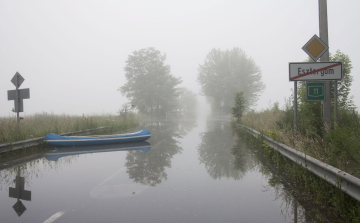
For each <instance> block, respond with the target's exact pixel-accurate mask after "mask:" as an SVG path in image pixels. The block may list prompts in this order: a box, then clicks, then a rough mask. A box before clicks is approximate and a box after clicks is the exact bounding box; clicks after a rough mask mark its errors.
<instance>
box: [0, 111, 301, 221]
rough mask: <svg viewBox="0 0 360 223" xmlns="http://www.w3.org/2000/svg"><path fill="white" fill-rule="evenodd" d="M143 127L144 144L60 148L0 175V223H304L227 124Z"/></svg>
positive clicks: (203, 120)
mask: <svg viewBox="0 0 360 223" xmlns="http://www.w3.org/2000/svg"><path fill="white" fill-rule="evenodd" d="M143 127H144V128H147V129H148V130H150V131H151V133H152V137H151V138H150V139H149V140H148V144H133V145H127V146H126V148H124V146H123V145H122V146H123V147H121V145H111V146H97V147H90V148H89V147H88V148H86V147H85V148H84V147H81V148H77V149H76V148H73V150H70V151H67V150H65V149H57V150H53V151H50V152H49V153H48V154H47V155H45V156H44V157H41V158H37V159H35V160H33V161H30V162H27V163H23V164H20V165H17V166H12V167H9V168H6V169H3V170H0V179H1V188H0V189H1V190H0V201H1V202H0V222H1V223H2V222H46V223H49V222H136V223H141V222H197V223H200V222H206V223H209V222H217V223H218V222H276V223H279V222H305V221H306V220H305V217H304V212H305V210H304V209H303V208H302V206H301V205H300V204H298V203H297V202H295V199H294V198H293V197H292V196H291V195H290V194H291V193H289V192H287V186H286V185H285V184H281V183H279V182H280V180H274V178H273V177H272V175H271V173H264V168H263V164H261V163H260V162H259V160H258V159H257V158H256V152H255V151H252V150H251V149H248V148H246V146H245V144H243V143H241V142H240V141H239V140H237V139H236V136H235V135H233V133H232V130H231V127H230V122H229V120H226V119H225V118H224V117H222V116H217V117H200V118H197V119H190V118H185V119H179V120H176V119H175V118H174V119H171V120H168V121H153V122H151V123H146V124H143V126H141V127H139V129H140V128H143ZM80 150H81V151H80ZM89 150H91V151H89ZM274 181H277V183H276V182H274ZM19 197H20V199H18V198H19Z"/></svg>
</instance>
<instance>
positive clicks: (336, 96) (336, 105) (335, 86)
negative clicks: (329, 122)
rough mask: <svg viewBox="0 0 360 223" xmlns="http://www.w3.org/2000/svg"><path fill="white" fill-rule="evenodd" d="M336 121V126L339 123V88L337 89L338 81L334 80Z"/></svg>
mask: <svg viewBox="0 0 360 223" xmlns="http://www.w3.org/2000/svg"><path fill="white" fill-rule="evenodd" d="M334 98H335V101H334V104H335V105H334V122H335V126H336V124H337V121H338V120H337V115H338V90H337V81H334Z"/></svg>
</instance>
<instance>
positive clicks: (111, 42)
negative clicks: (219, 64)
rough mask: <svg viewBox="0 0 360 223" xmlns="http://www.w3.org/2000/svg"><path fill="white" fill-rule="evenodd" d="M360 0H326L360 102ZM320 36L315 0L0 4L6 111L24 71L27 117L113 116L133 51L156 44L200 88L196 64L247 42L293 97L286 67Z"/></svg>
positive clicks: (275, 88) (275, 83)
mask: <svg viewBox="0 0 360 223" xmlns="http://www.w3.org/2000/svg"><path fill="white" fill-rule="evenodd" d="M359 8H360V1H358V0H346V1H338V0H328V25H329V47H330V52H331V53H335V51H336V50H337V49H340V50H341V51H342V52H343V53H345V54H347V55H349V56H350V58H351V60H352V65H353V67H354V68H353V70H352V75H353V76H354V79H355V81H354V82H353V86H352V92H351V94H352V95H354V96H355V104H356V106H358V107H360V97H359V93H360V89H359V88H358V87H357V86H358V85H359V82H360V78H359V75H358V73H359V72H360V68H359V66H360V54H359V52H356V50H358V48H359V32H360V31H359V30H360V29H359V28H357V25H356V24H357V22H360V13H358V10H359ZM314 34H317V35H319V19H318V1H317V0H291V1H289V0H272V1H269V0H257V1H251V0H201V1H197V0H191V1H190V0H181V1H171V0H151V1H149V0H131V1H130V0H129V1H125V0H114V1H110V0H99V1H93V0H82V1H80V0H61V1H60V0H57V1H56V0H52V1H45V0H44V1H39V0H33V1H20V0H18V1H14V0H0V46H1V47H0V61H1V62H0V64H1V65H0V117H1V116H9V115H13V114H14V113H12V112H11V109H12V108H13V106H14V102H13V101H8V100H7V90H13V89H15V87H14V85H13V84H12V83H11V81H10V80H11V79H12V77H13V76H14V74H15V73H16V72H17V71H18V72H19V73H20V74H21V75H22V76H23V77H24V78H25V82H24V83H23V84H22V86H21V88H30V99H27V100H24V111H25V112H24V113H25V114H26V115H29V114H34V113H38V112H53V113H55V114H62V113H65V114H70V115H75V114H77V115H81V114H83V113H84V114H89V115H91V114H104V113H106V114H108V113H111V114H116V112H117V111H118V110H119V108H120V106H121V105H122V104H123V103H125V102H126V101H127V99H126V98H124V97H122V96H121V94H120V92H119V91H117V89H118V88H119V87H120V86H122V85H123V84H124V83H125V81H126V79H125V75H124V70H123V68H124V66H125V61H126V59H127V57H128V55H130V54H131V53H132V52H133V51H135V50H139V49H142V48H146V47H155V49H157V50H160V51H161V52H162V53H166V55H167V60H166V63H167V64H169V65H170V66H171V72H172V74H173V75H174V76H177V77H182V79H183V83H182V86H184V87H187V88H189V89H191V90H193V91H194V92H196V93H198V92H199V89H200V87H199V85H198V83H197V81H196V77H197V69H198V67H199V64H203V62H204V60H205V57H206V55H207V54H208V53H209V51H210V50H211V49H213V48H220V49H221V50H226V49H231V48H233V47H240V48H242V49H243V50H245V52H246V53H247V55H248V56H250V57H252V58H253V59H254V61H255V62H256V63H257V64H258V65H259V66H260V68H261V70H262V76H263V82H264V83H265V84H266V90H265V91H264V93H263V94H262V96H261V97H260V100H259V101H258V106H257V109H262V108H266V107H268V105H269V101H270V100H271V102H272V103H274V102H275V101H279V102H280V105H281V106H282V105H283V104H284V98H285V97H286V98H287V97H289V96H290V94H291V91H290V89H291V88H292V87H293V83H292V82H289V81H288V80H289V77H288V76H289V74H288V63H289V62H302V61H304V60H305V59H306V58H307V54H306V53H305V52H304V51H303V50H302V49H301V48H302V47H303V45H304V44H305V43H306V42H307V41H308V40H309V39H310V38H311V37H312V36H313V35H314Z"/></svg>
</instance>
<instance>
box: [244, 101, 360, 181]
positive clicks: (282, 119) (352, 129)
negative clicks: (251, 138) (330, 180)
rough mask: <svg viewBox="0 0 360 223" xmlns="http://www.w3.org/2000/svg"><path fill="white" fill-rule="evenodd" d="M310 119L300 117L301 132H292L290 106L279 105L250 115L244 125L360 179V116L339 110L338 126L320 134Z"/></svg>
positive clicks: (291, 111)
mask: <svg viewBox="0 0 360 223" xmlns="http://www.w3.org/2000/svg"><path fill="white" fill-rule="evenodd" d="M309 120H311V117H306V118H304V117H301V116H300V117H299V119H298V126H299V127H298V132H297V134H296V135H295V134H294V130H293V122H294V116H293V110H292V108H291V107H289V108H285V109H283V110H282V109H279V107H278V105H277V104H274V105H273V106H272V107H270V108H268V109H266V110H263V111H260V112H254V111H251V112H248V113H247V114H246V115H244V116H243V117H242V118H241V123H242V124H243V125H246V126H248V127H250V128H253V129H255V130H257V131H259V132H261V133H263V134H265V135H267V136H269V137H271V138H272V139H274V140H276V141H279V142H282V143H284V144H286V145H288V146H291V147H292V148H294V149H296V150H298V151H301V152H303V153H305V154H307V155H310V156H312V157H314V158H316V159H318V160H321V161H323V162H325V163H327V164H330V165H332V166H334V167H336V168H339V169H341V170H344V171H346V172H348V173H351V174H353V175H355V176H357V177H360V174H359V172H360V168H359V167H360V117H359V115H358V114H357V113H356V112H355V111H349V110H340V114H339V124H338V125H336V126H335V127H334V128H333V129H330V130H329V131H327V132H325V131H322V132H320V133H319V131H318V130H317V128H314V126H313V125H312V122H310V121H309Z"/></svg>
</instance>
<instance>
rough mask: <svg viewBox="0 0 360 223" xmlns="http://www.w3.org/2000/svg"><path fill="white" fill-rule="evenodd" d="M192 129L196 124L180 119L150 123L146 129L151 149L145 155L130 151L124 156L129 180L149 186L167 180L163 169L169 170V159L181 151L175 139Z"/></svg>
mask: <svg viewBox="0 0 360 223" xmlns="http://www.w3.org/2000/svg"><path fill="white" fill-rule="evenodd" d="M194 127H196V122H194V121H186V120H181V119H179V120H176V119H172V120H171V121H151V122H150V123H149V124H148V126H146V128H147V129H148V130H149V131H150V132H151V138H150V140H151V141H152V142H153V143H152V149H151V150H150V151H149V152H147V153H146V154H144V153H138V152H136V151H131V152H129V153H128V154H127V156H126V164H125V166H126V167H127V171H126V172H127V173H128V174H129V177H130V179H133V180H134V182H136V183H141V184H144V185H149V186H155V185H157V184H159V183H161V181H162V180H167V174H166V172H165V168H166V167H168V168H170V167H171V158H172V157H173V156H174V155H175V154H178V153H181V151H182V148H181V147H180V146H179V145H178V140H177V138H181V137H183V136H184V135H186V134H187V133H188V132H189V131H190V130H192V129H193V128H194ZM154 142H155V143H154Z"/></svg>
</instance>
